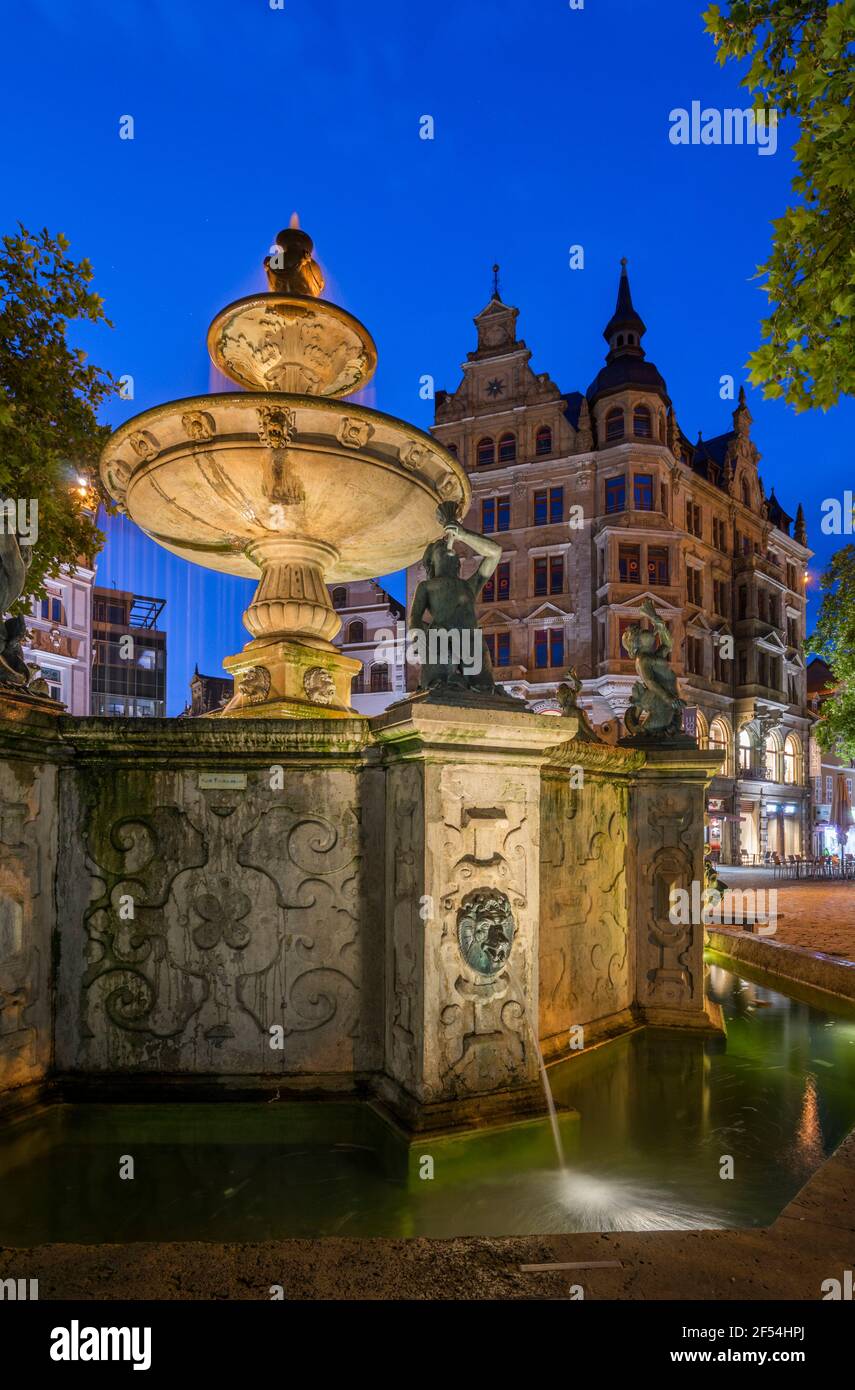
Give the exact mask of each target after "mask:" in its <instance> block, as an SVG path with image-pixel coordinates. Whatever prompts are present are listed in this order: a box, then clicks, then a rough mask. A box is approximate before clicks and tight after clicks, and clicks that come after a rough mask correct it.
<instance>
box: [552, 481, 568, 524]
mask: <svg viewBox="0 0 855 1390" xmlns="http://www.w3.org/2000/svg"><path fill="white" fill-rule="evenodd" d="M549 520H550V521H563V520H564V489H563V487H551V488H550V489H549Z"/></svg>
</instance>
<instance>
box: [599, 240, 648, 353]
mask: <svg viewBox="0 0 855 1390" xmlns="http://www.w3.org/2000/svg"><path fill="white" fill-rule="evenodd" d="M619 331H622V332H624V333H625V332H627V331H629V332H631V333H633V332H634V333H637V334H638V337H639V338H641V337H643V335H644V334H645V333H646V332H647V328H646V326H645V323H644V320H643V319H642V317H641V315H640V314H639V313H637V312H636V309H635V306H634V304H633V302H632V291H631V290H630V288H629V275H628V274H627V269H626V256H622V257H621V262H620V280H619V282H618V294H617V304H616V305H615V311H614V313H613V314H612V317H611V318H610V319H609V321H608V323H607V324H606V326H605V328H604V329H603V337H604V338H605V340H606V342H607V343H609V344H611V341H612V339H613V338H614V336H615V334H616V333H618V332H619ZM636 346H638V344H636Z"/></svg>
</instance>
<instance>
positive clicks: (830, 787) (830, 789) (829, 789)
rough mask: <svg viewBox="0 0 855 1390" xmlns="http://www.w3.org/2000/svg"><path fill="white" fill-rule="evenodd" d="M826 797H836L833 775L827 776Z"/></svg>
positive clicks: (828, 799) (829, 798) (827, 799)
mask: <svg viewBox="0 0 855 1390" xmlns="http://www.w3.org/2000/svg"><path fill="white" fill-rule="evenodd" d="M825 799H826V801H832V800H833V799H834V778H833V777H826V779H825Z"/></svg>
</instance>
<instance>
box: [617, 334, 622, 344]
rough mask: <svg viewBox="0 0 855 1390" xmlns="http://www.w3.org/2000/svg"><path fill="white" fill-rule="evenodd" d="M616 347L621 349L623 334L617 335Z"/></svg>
mask: <svg viewBox="0 0 855 1390" xmlns="http://www.w3.org/2000/svg"><path fill="white" fill-rule="evenodd" d="M617 345H618V347H623V334H622V333H618V339H617Z"/></svg>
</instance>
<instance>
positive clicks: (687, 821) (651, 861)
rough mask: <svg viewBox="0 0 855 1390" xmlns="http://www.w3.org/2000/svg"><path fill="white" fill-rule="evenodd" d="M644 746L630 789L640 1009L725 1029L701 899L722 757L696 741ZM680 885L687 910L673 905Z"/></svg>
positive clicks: (671, 1023) (681, 1023) (645, 1017)
mask: <svg viewBox="0 0 855 1390" xmlns="http://www.w3.org/2000/svg"><path fill="white" fill-rule="evenodd" d="M645 752H646V758H645V764H644V767H643V768H641V769H640V770H639V771H638V772H637V774H636V779H635V783H634V785H633V788H632V791H631V794H630V815H629V824H630V832H629V837H628V850H629V854H628V864H629V873H628V876H627V881H628V886H629V914H630V926H631V931H632V935H633V938H634V942H635V1001H636V1009H637V1013H638V1017H639V1018H640V1020H641V1021H642V1022H645V1023H648V1024H651V1025H654V1026H657V1027H662V1026H667V1027H680V1028H687V1027H688V1028H701V1029H706V1030H709V1031H714V1032H718V1031H719V1027H720V1024H719V1022H718V1020H717V1019H716V1018H714V1017H713V1013H714V1011H712V1012H711V1014H709V1015H708V1014H707V1012H706V1010H705V1002H704V961H703V953H704V924H703V921H702V920H701V917H700V903H701V895H702V894H703V890H704V868H703V842H704V834H703V826H704V804H705V801H706V791H707V787H708V786H709V783H710V782H711V781H712V778H713V777H714V775H715V773H716V772H717V771H718V768H719V766H720V759H719V758H718V756H717V755H716V754H714V753H712V754H711V753H710V752H708V751H700V750H698V749H694V748H688V749H683V748H667V747H663V748H661V749H659V748H652V747H651V748H648V749H646V750H645ZM675 889H682V890H683V891H684V893H685V894H686V895H687V897H686V898H683V899H681V902H682V907H683V910H682V912H679V911H672V904H673V903H674V901H675V900H674V898H673V897H672V893H673V890H675ZM674 918H676V919H677V920H673V919H674Z"/></svg>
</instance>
